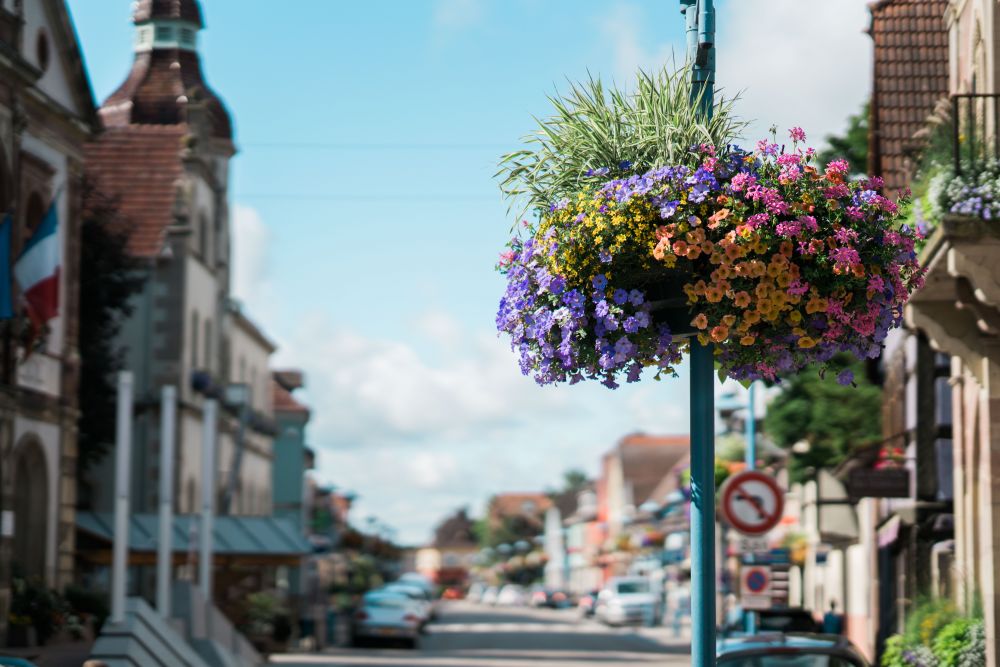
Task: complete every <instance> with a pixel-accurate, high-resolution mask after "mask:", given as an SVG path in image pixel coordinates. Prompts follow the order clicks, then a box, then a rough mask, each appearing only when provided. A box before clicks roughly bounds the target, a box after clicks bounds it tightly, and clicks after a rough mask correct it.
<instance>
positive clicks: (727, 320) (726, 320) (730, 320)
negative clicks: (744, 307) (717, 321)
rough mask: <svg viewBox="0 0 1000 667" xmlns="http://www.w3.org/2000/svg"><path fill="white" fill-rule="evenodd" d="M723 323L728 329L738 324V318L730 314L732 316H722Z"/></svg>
mask: <svg viewBox="0 0 1000 667" xmlns="http://www.w3.org/2000/svg"><path fill="white" fill-rule="evenodd" d="M722 323H723V324H725V325H726V326H727V327H731V326H733V325H734V324H736V316H735V315H732V314H730V315H723V316H722Z"/></svg>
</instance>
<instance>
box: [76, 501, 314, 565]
mask: <svg viewBox="0 0 1000 667" xmlns="http://www.w3.org/2000/svg"><path fill="white" fill-rule="evenodd" d="M199 519H200V517H198V516H197V515H190V514H182V515H176V516H174V520H173V531H172V549H171V550H172V551H173V553H174V554H175V556H176V555H178V554H187V553H189V552H192V551H196V550H197V549H198V527H199V523H200V521H199ZM213 524H214V525H213V530H212V536H213V551H214V552H215V555H216V557H219V556H222V557H245V558H251V559H257V558H263V559H280V560H284V559H288V558H297V557H299V556H303V555H306V554H309V553H311V552H312V547H311V545H310V544H309V542H308V541H307V540H306V539H305V537H304V536H303V535H302V534H301V533H299V532H298V531H297V530H296V528H295V525H294V524H293V523H292V522H291V521H290V520H288V519H285V518H276V517H270V516H217V517H215V520H214V522H213ZM76 527H77V529H78V530H79V531H81V532H82V533H86V534H87V535H89V536H91V537H93V538H96V540H97V541H99V542H106V543H107V544H108V545H109V546H110V543H111V542H112V540H113V537H114V515H113V514H111V513H110V512H108V513H104V512H77V515H76ZM159 535H160V518H159V516H157V515H155V514H133V515H132V517H131V520H130V521H129V552H131V553H132V554H134V555H136V554H155V553H156V547H157V541H158V540H159Z"/></svg>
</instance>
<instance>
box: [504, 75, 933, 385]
mask: <svg viewBox="0 0 1000 667" xmlns="http://www.w3.org/2000/svg"><path fill="white" fill-rule="evenodd" d="M651 80H653V79H650V78H649V77H645V76H640V86H639V89H638V91H637V92H636V93H634V94H633V95H632V96H631V97H629V96H628V95H626V94H625V93H620V92H618V93H615V94H613V95H609V96H607V97H604V98H602V97H600V96H598V95H597V94H596V93H594V91H595V90H602V89H600V88H595V86H598V85H599V83H595V82H593V81H592V82H591V84H590V90H591V92H592V93H594V94H591V95H589V96H587V95H582V93H581V92H580V89H578V88H574V92H573V93H572V94H571V96H570V97H569V98H567V99H563V100H561V101H560V103H558V104H557V105H556V108H557V111H558V115H557V117H558V118H559V119H561V120H560V122H561V123H563V124H562V125H557V126H555V129H553V127H549V128H548V131H547V132H544V133H543V134H545V136H546V137H547V139H545V140H544V141H543V142H542V143H541V145H540V146H541V147H540V148H538V149H537V151H536V153H534V154H533V155H534V157H533V158H531V159H529V158H527V157H526V156H525V154H524V153H523V152H522V153H521V154H520V157H519V158H518V159H519V160H520V163H521V164H533V165H535V166H534V168H535V171H534V172H531V171H521V172H517V171H508V172H507V175H506V178H505V180H504V183H503V187H504V188H505V191H506V192H507V193H508V194H510V195H514V196H517V195H522V196H523V195H525V193H527V197H528V203H529V206H530V207H531V208H533V209H534V210H535V211H536V212H537V218H536V220H535V221H534V222H525V223H523V226H522V228H521V229H520V230H519V231H518V232H517V233H516V234H515V236H514V238H513V239H512V240H511V242H510V244H509V248H508V249H507V251H506V252H504V253H502V254H501V258H500V263H499V265H498V268H499V270H500V271H501V273H502V274H503V275H504V276H505V277H506V279H507V289H506V293H505V295H504V297H503V298H502V299H501V302H500V308H499V312H498V314H497V327H498V329H499V330H500V331H501V332H503V333H506V334H508V335H509V336H510V339H511V346H512V348H513V349H514V350H515V351H516V352H517V353H518V354H519V357H520V365H521V370H522V371H523V372H524V373H525V374H530V375H532V376H533V377H534V378H535V380H536V381H538V382H539V383H541V384H549V383H556V382H571V383H572V382H578V381H580V380H583V379H596V380H599V381H601V382H602V383H604V384H605V385H606V386H609V387H612V388H614V387H617V386H618V383H619V382H620V381H621V380H622V379H623V378H624V379H625V380H627V381H630V382H632V381H637V380H638V379H639V378H640V377H641V375H642V372H643V369H645V368H650V367H651V368H654V369H655V370H656V373H657V377H659V375H660V374H661V373H664V372H667V373H672V372H673V371H674V368H675V367H676V365H677V364H678V363H679V361H680V358H681V355H682V353H683V352H684V350H685V347H686V345H688V343H689V340H690V338H691V337H697V338H698V339H699V341H700V342H701V343H703V344H709V343H711V344H714V349H715V355H716V363H717V366H718V368H719V373H720V375H722V376H728V377H732V378H735V379H737V380H741V381H751V380H756V379H767V380H776V379H777V378H778V377H779V376H780V375H784V374H788V373H793V372H795V371H797V370H799V369H801V368H803V367H805V366H807V365H810V364H814V363H817V362H819V363H820V364H823V363H825V362H827V361H829V360H830V359H831V358H832V357H833V356H834V355H836V354H837V353H839V352H850V353H852V354H853V355H855V356H857V357H859V358H870V357H874V356H876V355H877V354H878V353H879V350H880V347H881V343H882V341H883V340H884V338H885V336H886V333H887V332H888V330H889V329H890V328H892V327H894V326H897V325H898V324H899V323H900V321H901V318H902V310H903V306H904V304H905V303H906V300H907V299H908V297H909V295H910V293H911V292H912V291H913V290H914V289H916V288H918V287H919V285H920V284H921V281H922V276H923V272H922V271H921V269H920V267H919V265H918V263H917V259H916V253H915V252H914V244H915V241H916V239H917V234H916V233H915V232H914V231H913V230H911V229H909V228H907V227H905V226H902V227H899V225H898V224H897V218H898V215H899V208H898V202H897V201H892V200H889V199H887V198H886V197H884V196H883V195H882V194H880V191H881V189H882V183H881V181H880V180H879V179H877V178H866V179H861V180H850V179H849V178H848V166H847V163H846V162H844V161H834V162H831V163H829V164H827V165H826V166H825V168H821V167H820V166H819V165H816V164H814V151H813V150H812V149H811V148H807V147H805V144H804V142H805V138H806V137H805V134H804V133H803V132H802V130H801V129H799V128H793V129H792V130H791V131H790V137H789V138H790V142H789V144H788V145H787V146H785V145H778V144H777V143H776V141H775V140H774V138H773V137H772V140H770V141H768V140H763V141H760V142H758V143H757V145H756V148H755V150H753V151H744V150H742V149H740V148H738V147H736V146H733V145H731V144H729V143H728V141H729V139H730V137H729V136H728V132H729V131H731V130H732V129H734V128H737V127H739V126H740V124H739V122H738V121H736V120H734V119H732V118H731V116H730V115H729V108H728V106H726V105H725V104H721V103H720V105H719V108H718V111H719V113H720V115H721V116H722V119H721V121H719V122H718V123H716V124H714V125H706V124H705V123H703V122H702V121H701V120H699V119H698V118H697V115H696V114H694V113H693V112H691V114H690V116H687V115H685V114H684V113H682V112H680V111H679V110H678V111H677V113H675V114H674V115H673V116H672V117H673V118H674V120H675V121H676V122H683V123H687V124H688V125H686V126H685V127H681V128H674V129H673V130H672V131H671V132H670V133H669V134H667V135H666V138H665V142H666V143H670V144H671V147H670V149H669V150H667V149H666V148H664V149H663V150H660V151H658V152H657V151H639V150H637V151H636V153H635V156H633V155H632V154H629V153H628V152H627V147H628V146H629V145H630V144H629V142H628V141H625V140H623V139H622V138H621V136H620V135H619V134H615V133H612V134H610V135H609V134H607V133H604V132H590V133H589V134H587V133H586V129H585V127H577V126H575V125H573V124H572V123H570V122H569V120H567V119H570V120H572V119H576V120H577V121H579V123H580V124H582V125H584V126H586V125H587V124H588V123H590V124H593V123H592V120H590V119H593V118H595V117H603V118H611V117H612V116H614V114H615V113H621V114H624V115H625V117H626V121H623V122H622V126H625V127H628V126H634V123H631V122H630V121H628V119H629V118H632V117H633V116H634V114H633V116H629V113H630V112H629V110H630V109H631V110H634V109H635V108H638V107H639V106H640V103H639V102H638V101H637V98H639V97H641V96H643V95H649V94H650V92H649V90H647V89H644V88H643V84H642V82H643V81H645V82H647V84H648V82H649V81H651ZM656 81H658V82H660V84H661V87H660V88H659V94H660V95H661V96H662V97H663V98H664V99H663V100H660V102H661V105H660V106H661V107H664V106H668V105H670V104H673V105H680V106H683V105H687V106H688V107H690V104H691V103H690V101H689V100H690V99H691V96H690V92H691V91H690V84H688V83H687V81H688V77H687V76H680V77H674V78H670V77H661V78H659V79H656ZM602 99H603V100H604V102H603V104H604V105H605V107H606V109H605V113H604V115H603V116H602V115H601V114H600V113H598V112H597V111H596V109H595V107H599V106H600V105H601V104H602V102H601V100H602ZM630 100H631V101H630ZM643 104H650V103H649V102H644V103H643ZM581 108H582V109H583V112H582V115H581V112H580V110H581ZM607 124H608V126H613V124H612V123H611V122H610V121H608V123H607ZM543 127H545V124H544V123H543ZM567 127H569V128H572V130H571V131H570V130H567V129H566V128H567ZM656 131H660V130H659V129H657V130H656ZM560 132H562V133H566V134H574V133H575V134H576V137H577V138H576V141H577V143H575V144H574V143H570V142H566V141H563V140H562V139H557V137H561V136H562V135H561V134H560ZM580 133H583V134H580ZM713 133H714V134H713ZM639 134H641V133H639ZM581 136H585V138H583V139H581V138H580V137H581ZM692 137H705V138H706V139H711V141H701V142H697V143H694V144H690V145H687V146H685V147H684V149H683V150H680V149H679V147H678V146H676V145H674V144H672V143H671V142H673V141H674V140H678V139H679V140H681V141H690V139H691V138H692ZM633 141H634V142H635V145H636V146H647V145H648V143H649V142H648V138H646V139H643V140H642V141H638V140H636V139H635V133H634V134H633ZM559 146H563V150H566V151H570V152H572V154H571V155H556V154H555V151H556V149H557V147H559ZM602 156H603V157H605V158H607V159H613V160H618V161H617V162H614V166H607V165H605V166H594V164H595V163H594V162H593V160H594V159H596V158H598V157H602ZM633 157H634V160H633V159H632V158H633ZM510 159H511V158H510V157H509V156H508V157H507V158H505V163H508V162H509V160H510ZM532 160H533V161H532ZM661 160H669V162H660V161H661ZM577 169H583V171H582V172H581V173H571V172H572V170H577ZM560 170H570V171H569V172H566V173H564V172H563V171H560ZM535 176H537V177H538V178H537V181H536V180H534V179H535ZM515 183H516V185H514V184H515ZM543 197H547V198H548V199H547V200H545V207H542V206H541V204H542V201H543V200H542V199H541V198H543ZM897 227H898V228H897ZM839 379H840V381H841V382H844V383H848V384H849V383H850V382H851V381H852V378H850V377H848V376H845V375H842V376H841V377H840V378H839Z"/></svg>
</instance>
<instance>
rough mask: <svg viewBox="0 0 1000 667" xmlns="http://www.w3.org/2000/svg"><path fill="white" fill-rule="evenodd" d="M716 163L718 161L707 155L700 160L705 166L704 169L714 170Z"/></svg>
mask: <svg viewBox="0 0 1000 667" xmlns="http://www.w3.org/2000/svg"><path fill="white" fill-rule="evenodd" d="M718 164H719V161H718V160H717V159H716V158H714V157H707V158H705V161H704V162H702V166H703V167H705V169H707V170H708V171H715V167H716V165H718Z"/></svg>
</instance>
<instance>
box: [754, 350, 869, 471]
mask: <svg viewBox="0 0 1000 667" xmlns="http://www.w3.org/2000/svg"><path fill="white" fill-rule="evenodd" d="M845 371H850V372H852V373H853V374H854V378H855V381H854V383H855V386H853V387H852V386H844V385H841V384H839V383H838V382H837V380H836V379H835V378H836V376H838V375H840V374H841V373H842V372H845ZM881 409H882V391H881V389H880V388H879V387H877V386H875V385H873V384H871V383H870V382H869V381H868V380H867V379H866V378H865V376H864V373H863V367H862V364H861V363H860V362H858V361H856V360H854V359H852V358H850V357H848V356H847V355H840V356H837V357H835V358H834V359H833V360H831V362H830V364H829V367H828V369H827V371H826V373H825V374H821V373H820V372H819V371H818V369H816V368H807V369H805V370H804V371H802V372H801V373H799V374H798V375H795V376H793V377H792V378H790V379H788V380H787V381H786V382H785V385H784V391H783V392H782V393H781V394H779V395H778V396H777V397H775V399H774V401H773V402H772V403H771V405H770V406H768V410H767V417H766V419H765V425H766V427H767V432H768V433H769V434H770V435H771V437H772V438H773V439H774V442H775V443H776V444H777V445H778V446H779V447H784V448H786V449H791V448H792V446H793V445H795V444H796V443H797V442H800V441H805V442H808V443H809V448H808V451H807V452H804V453H798V452H796V453H794V454H793V455H792V456H791V457H790V458H789V470H790V472H791V475H792V479H793V480H795V481H801V480H802V479H803V478H804V477H806V474H805V473H806V471H807V470H808V469H809V468H813V469H819V468H822V467H828V468H831V467H834V466H836V465H837V464H839V463H840V462H841V461H843V460H844V458H845V457H846V456H847V455H848V454H849V453H850V452H851V451H852V450H853V449H854V448H856V447H859V446H863V445H868V444H871V443H873V442H876V441H878V440H880V439H881V433H882V417H881Z"/></svg>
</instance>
